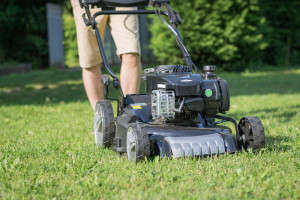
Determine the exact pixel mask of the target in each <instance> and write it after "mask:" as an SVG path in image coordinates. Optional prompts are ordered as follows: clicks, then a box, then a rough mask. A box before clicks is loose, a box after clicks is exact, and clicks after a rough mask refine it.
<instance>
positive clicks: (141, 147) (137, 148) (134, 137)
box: [127, 124, 150, 162]
mask: <svg viewBox="0 0 300 200" xmlns="http://www.w3.org/2000/svg"><path fill="white" fill-rule="evenodd" d="M127 156H128V160H129V161H133V162H139V161H142V160H145V158H149V156H150V139H149V135H148V134H147V132H145V131H143V130H142V129H141V126H140V125H138V124H132V125H130V126H129V127H128V130H127Z"/></svg>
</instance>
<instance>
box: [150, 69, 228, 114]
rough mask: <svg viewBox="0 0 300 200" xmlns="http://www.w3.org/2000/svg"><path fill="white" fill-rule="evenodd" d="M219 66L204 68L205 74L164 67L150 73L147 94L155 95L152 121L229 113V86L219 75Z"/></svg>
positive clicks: (152, 97)
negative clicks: (217, 70)
mask: <svg viewBox="0 0 300 200" xmlns="http://www.w3.org/2000/svg"><path fill="white" fill-rule="evenodd" d="M215 71H216V66H214V65H206V66H204V72H205V73H204V74H202V75H200V74H193V73H192V71H191V70H190V69H189V68H188V67H186V66H183V65H161V66H158V67H156V68H155V69H147V70H146V71H145V73H146V79H145V81H146V93H147V94H148V95H151V105H152V117H153V119H160V118H162V117H163V118H167V119H168V118H169V119H171V118H173V117H175V118H188V119H191V118H194V117H197V115H198V114H201V115H202V116H207V117H211V116H214V115H216V114H218V113H225V112H226V111H228V110H229V90H228V86H227V82H226V81H225V80H223V79H221V78H219V77H217V76H216V74H215Z"/></svg>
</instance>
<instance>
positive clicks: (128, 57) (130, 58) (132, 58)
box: [120, 53, 140, 63]
mask: <svg viewBox="0 0 300 200" xmlns="http://www.w3.org/2000/svg"><path fill="white" fill-rule="evenodd" d="M120 57H121V60H122V61H124V62H130V63H139V62H140V55H139V54H138V53H128V54H122V55H121V56H120Z"/></svg>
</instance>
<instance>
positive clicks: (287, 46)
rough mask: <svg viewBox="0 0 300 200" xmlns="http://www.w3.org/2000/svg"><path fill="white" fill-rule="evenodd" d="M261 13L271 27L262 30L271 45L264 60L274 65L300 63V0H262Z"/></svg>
mask: <svg viewBox="0 0 300 200" xmlns="http://www.w3.org/2000/svg"><path fill="white" fill-rule="evenodd" d="M259 6H260V7H261V11H262V12H261V15H263V16H265V18H266V22H267V24H268V26H269V27H270V28H269V30H268V31H265V30H262V32H264V31H265V32H264V35H265V40H266V41H268V43H269V45H268V47H267V49H266V51H265V54H264V59H263V61H264V62H265V63H268V64H272V65H281V66H282V65H286V66H289V65H290V64H293V65H295V64H299V63H300V14H299V10H300V1H297V0H289V1H285V0H277V1H272V0H260V1H259Z"/></svg>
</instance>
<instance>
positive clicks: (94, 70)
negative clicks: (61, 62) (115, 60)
mask: <svg viewBox="0 0 300 200" xmlns="http://www.w3.org/2000/svg"><path fill="white" fill-rule="evenodd" d="M101 75H102V74H101V70H100V66H94V67H91V68H83V69H82V80H83V84H84V88H85V91H86V94H87V96H88V99H89V101H90V104H91V106H92V108H93V110H94V111H95V106H96V103H97V102H98V101H99V100H103V99H104V95H103V87H102V82H101Z"/></svg>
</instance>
